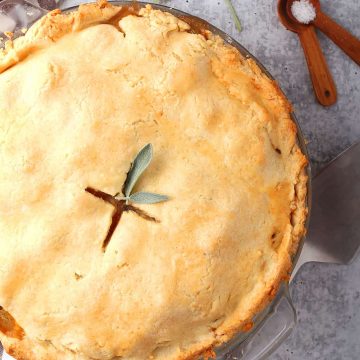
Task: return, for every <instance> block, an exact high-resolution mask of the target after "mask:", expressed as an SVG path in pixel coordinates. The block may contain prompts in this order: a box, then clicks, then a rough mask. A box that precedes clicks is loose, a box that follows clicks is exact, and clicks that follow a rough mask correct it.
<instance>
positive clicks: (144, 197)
mask: <svg viewBox="0 0 360 360" xmlns="http://www.w3.org/2000/svg"><path fill="white" fill-rule="evenodd" d="M129 200H130V201H131V202H133V203H135V204H156V203H159V202H162V201H166V200H169V197H168V196H166V195H160V194H154V193H149V192H137V193H135V194H131V195H130V196H129Z"/></svg>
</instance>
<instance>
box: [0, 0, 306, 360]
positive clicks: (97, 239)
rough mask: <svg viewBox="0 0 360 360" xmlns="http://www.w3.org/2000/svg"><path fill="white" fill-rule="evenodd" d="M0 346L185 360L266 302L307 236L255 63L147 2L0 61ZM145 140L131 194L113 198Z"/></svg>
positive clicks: (290, 145)
mask: <svg viewBox="0 0 360 360" xmlns="http://www.w3.org/2000/svg"><path fill="white" fill-rule="evenodd" d="M0 71H1V74H0V124H1V125H0V129H1V158H0V159H1V164H0V168H1V175H0V176H1V182H0V200H1V201H0V203H1V207H0V233H1V238H0V245H1V253H0V256H1V258H0V305H1V308H0V340H1V342H2V343H3V345H4V347H5V349H6V350H7V351H8V352H9V353H10V354H11V355H13V356H14V357H15V358H16V359H22V360H45V359H46V360H60V359H61V360H64V359H68V360H72V359H78V360H80V359H81V360H90V359H99V360H110V359H112V360H115V359H129V360H130V359H131V360H142V359H166V360H175V359H176V360H180V359H196V358H199V357H201V356H204V357H206V356H208V355H211V354H212V351H213V349H214V348H215V347H216V346H218V345H219V344H221V343H224V342H226V341H228V340H229V339H230V338H231V337H232V336H233V335H234V334H235V333H237V332H238V331H244V330H248V329H249V328H250V327H251V321H252V319H253V317H254V316H255V315H256V314H257V313H258V312H259V311H260V310H261V309H263V307H264V306H265V305H266V304H267V303H268V302H269V301H270V300H271V299H272V298H273V297H274V295H275V294H276V291H277V289H278V287H279V284H280V282H281V281H282V280H286V279H287V277H288V274H289V272H290V270H291V257H292V255H293V254H294V252H295V251H296V249H297V246H298V242H299V239H300V238H301V237H302V236H303V235H304V231H305V230H304V229H305V228H304V222H305V218H306V213H307V209H306V204H305V197H306V182H307V178H306V175H305V171H304V168H305V166H306V157H305V156H304V155H303V154H302V152H301V150H300V149H299V147H298V145H297V141H296V126H295V124H294V123H293V122H292V120H291V118H290V111H291V107H290V105H289V103H288V102H287V100H286V99H285V98H284V96H283V95H282V93H281V92H280V90H279V88H278V86H277V85H276V84H275V83H274V81H272V80H270V79H269V78H268V77H267V76H266V75H264V74H263V73H262V71H261V70H260V69H259V68H258V66H257V65H256V64H255V63H254V61H252V60H251V59H246V58H244V57H243V56H242V55H241V54H240V53H239V52H238V51H237V50H236V49H235V48H233V47H231V46H229V45H227V44H224V42H223V40H222V39H220V38H219V37H217V36H214V35H212V34H211V33H210V32H207V31H205V32H203V34H197V33H194V31H192V30H191V28H190V26H189V25H188V24H187V23H186V22H184V21H183V20H180V19H178V18H176V17H174V16H173V15H171V14H169V13H166V12H162V11H159V10H154V9H152V8H151V7H150V6H147V7H145V8H142V9H141V10H139V11H138V13H137V14H135V13H131V12H129V11H125V10H124V9H122V8H121V7H119V6H113V5H110V4H108V3H106V2H101V3H98V4H89V5H82V6H80V8H79V9H78V10H77V11H75V12H72V13H69V14H62V13H61V12H60V11H58V10H57V11H53V12H50V13H49V14H48V15H46V16H45V17H44V18H42V19H41V20H39V21H38V22H37V23H36V24H34V25H33V26H32V27H31V28H30V29H29V30H28V32H27V33H26V34H25V35H24V36H23V37H21V38H19V39H17V40H15V41H14V42H11V41H9V42H8V43H7V45H6V48H5V49H4V50H2V52H1V54H0ZM146 144H152V147H153V149H154V153H153V159H152V162H151V164H150V165H149V166H148V168H147V169H146V171H145V172H144V174H143V175H141V177H140V179H139V181H138V182H137V184H136V189H138V190H146V191H148V190H149V191H152V192H155V193H159V194H165V195H167V196H168V197H169V200H168V201H166V202H161V203H158V204H140V205H137V206H138V208H139V209H141V211H143V212H146V213H148V214H150V215H151V216H153V217H155V218H156V219H157V220H158V222H154V221H147V220H146V219H144V218H142V217H141V216H138V215H137V214H135V213H134V212H131V211H126V212H124V213H123V214H122V217H121V220H120V221H119V223H118V225H117V227H116V229H115V230H114V233H113V235H112V237H111V241H109V243H108V245H107V247H106V248H105V249H103V248H102V244H103V241H104V238H105V236H106V234H107V232H108V229H109V226H110V224H111V221H112V214H113V212H114V206H113V205H112V204H111V203H110V202H106V201H103V200H102V199H99V198H97V197H96V196H93V194H91V193H89V192H87V191H85V189H86V188H88V187H89V186H91V187H93V188H95V189H99V190H101V191H103V192H105V193H107V194H110V195H109V196H110V197H112V196H114V195H115V194H117V193H119V192H120V191H121V186H122V184H123V183H124V181H125V179H126V176H127V172H128V170H129V165H130V163H131V161H132V160H133V159H134V157H135V156H136V154H137V153H138V152H139V150H140V149H142V148H143V147H144V145H146Z"/></svg>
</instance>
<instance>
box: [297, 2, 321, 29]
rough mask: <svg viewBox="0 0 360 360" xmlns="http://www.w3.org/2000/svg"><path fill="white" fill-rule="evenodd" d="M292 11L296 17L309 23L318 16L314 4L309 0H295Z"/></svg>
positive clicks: (302, 21) (304, 22)
mask: <svg viewBox="0 0 360 360" xmlns="http://www.w3.org/2000/svg"><path fill="white" fill-rule="evenodd" d="M291 12H292V14H293V15H294V17H295V19H296V20H297V21H299V22H301V23H303V24H309V23H310V22H311V21H313V20H314V19H315V17H316V10H315V8H314V5H313V4H312V3H311V2H310V1H309V0H298V1H294V2H293V3H292V5H291Z"/></svg>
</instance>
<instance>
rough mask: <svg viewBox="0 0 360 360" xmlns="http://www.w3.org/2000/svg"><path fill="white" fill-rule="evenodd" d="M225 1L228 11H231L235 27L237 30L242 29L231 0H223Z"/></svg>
mask: <svg viewBox="0 0 360 360" xmlns="http://www.w3.org/2000/svg"><path fill="white" fill-rule="evenodd" d="M225 3H226V5H227V6H228V8H229V10H230V13H231V16H232V18H233V20H234V22H235V27H236V28H237V29H238V31H239V32H240V31H241V30H242V28H241V22H240V19H239V16H238V14H237V12H236V10H235V8H234V5H233V3H232V1H231V0H225Z"/></svg>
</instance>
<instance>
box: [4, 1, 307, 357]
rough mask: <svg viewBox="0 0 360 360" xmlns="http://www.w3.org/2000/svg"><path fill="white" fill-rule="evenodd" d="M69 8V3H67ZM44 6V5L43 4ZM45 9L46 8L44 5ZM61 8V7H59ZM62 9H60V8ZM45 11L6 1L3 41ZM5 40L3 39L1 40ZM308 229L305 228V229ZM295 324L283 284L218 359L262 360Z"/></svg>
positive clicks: (195, 21) (197, 24)
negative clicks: (251, 323) (252, 322)
mask: <svg viewBox="0 0 360 360" xmlns="http://www.w3.org/2000/svg"><path fill="white" fill-rule="evenodd" d="M114 3H115V4H119V5H123V6H131V5H133V2H127V1H117V2H114ZM49 4H50V6H49V8H51V7H53V6H57V4H56V2H51V1H50V2H48V4H47V5H49ZM67 4H68V5H69V2H67ZM137 4H138V5H139V6H144V3H137ZM42 5H43V6H44V4H42ZM45 5H46V4H45ZM59 5H61V4H59ZM71 5H74V6H72V7H69V6H67V7H63V9H62V10H63V11H65V12H71V11H73V10H75V9H77V5H78V3H77V2H72V3H71ZM60 7H61V6H60ZM153 7H154V8H158V9H161V10H164V11H167V12H170V13H172V14H173V15H175V16H177V17H178V18H181V19H182V20H184V21H186V22H188V23H189V24H190V25H191V26H192V29H193V31H194V32H197V31H199V30H203V29H206V30H209V31H211V32H212V33H214V34H216V35H219V36H220V37H221V38H223V39H224V41H225V42H227V43H229V44H231V45H232V46H234V47H235V48H237V49H238V50H239V52H240V53H241V54H242V55H243V56H245V57H247V58H252V59H253V60H254V61H255V62H256V63H257V65H258V66H259V67H260V68H261V69H262V71H263V72H264V73H265V74H266V75H267V76H268V77H269V78H270V79H273V78H272V76H271V75H270V74H269V72H268V71H267V70H266V69H265V68H264V66H263V65H262V64H261V63H260V62H259V61H258V60H257V59H256V58H255V57H254V56H252V55H251V54H250V53H249V52H248V51H247V50H246V49H245V48H244V47H242V46H241V45H240V44H239V43H237V42H236V41H235V40H234V39H232V38H231V37H229V36H228V35H227V34H225V33H224V32H222V31H221V30H219V29H217V28H216V27H214V26H212V25H211V24H209V23H207V22H206V21H204V20H202V19H200V18H197V17H194V16H191V15H189V14H187V13H184V12H182V11H179V10H176V9H173V8H169V7H166V6H163V5H158V4H153ZM46 12H47V9H44V8H42V7H40V6H39V4H38V3H34V2H27V1H15V0H14V1H13V0H5V1H4V2H2V3H1V5H0V16H1V18H0V22H1V24H2V25H1V27H0V32H3V33H4V35H5V37H6V36H11V34H10V33H8V32H12V33H13V34H14V36H15V37H16V36H19V35H21V33H22V32H23V29H24V28H27V27H28V26H30V25H31V24H32V23H33V22H34V21H36V20H37V19H38V18H39V17H41V16H42V15H44V14H46ZM3 37H4V36H3ZM292 117H293V120H294V122H295V123H296V125H297V128H298V143H299V146H300V148H301V150H302V152H303V153H304V154H305V155H307V152H306V147H305V142H304V140H303V136H302V133H301V130H300V128H299V125H298V123H297V122H296V119H295V116H294V115H293V116H292ZM306 172H307V175H308V184H307V187H308V192H307V193H308V197H307V206H308V208H309V207H310V199H311V184H310V179H311V176H310V166H309V165H308V167H307V168H306ZM306 226H307V225H306ZM303 241H304V239H302V241H301V242H300V245H299V249H298V251H297V254H296V255H295V256H294V258H293V263H294V264H295V263H296V261H297V258H298V256H299V254H300V251H301V248H302V245H303ZM295 323H296V313H295V311H294V308H293V305H292V302H291V299H290V296H289V292H288V285H287V284H286V283H284V284H283V285H282V287H281V289H280V291H279V292H278V294H277V296H276V297H275V299H274V300H273V301H272V303H271V304H270V305H269V306H267V307H266V309H264V310H263V311H262V312H261V313H260V314H258V315H257V316H256V318H255V319H254V326H253V328H252V330H251V331H249V332H244V333H239V334H238V335H237V336H236V337H235V338H233V339H232V340H231V341H230V342H229V343H227V344H226V345H224V346H222V347H221V348H219V349H217V351H216V352H217V359H219V360H220V359H240V358H246V359H263V358H266V357H267V356H269V354H270V353H271V352H273V351H274V350H275V349H276V348H277V347H278V346H279V345H280V344H281V342H282V341H283V340H284V339H285V338H286V337H287V336H288V334H289V333H290V332H291V330H292V328H293V327H294V325H295Z"/></svg>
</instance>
